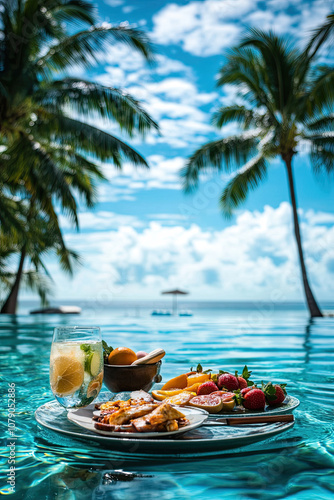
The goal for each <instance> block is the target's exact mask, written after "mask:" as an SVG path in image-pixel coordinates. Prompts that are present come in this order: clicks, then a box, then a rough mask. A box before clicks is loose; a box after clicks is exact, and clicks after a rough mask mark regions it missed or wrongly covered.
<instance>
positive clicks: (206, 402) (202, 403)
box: [189, 394, 223, 413]
mask: <svg viewBox="0 0 334 500" xmlns="http://www.w3.org/2000/svg"><path fill="white" fill-rule="evenodd" d="M189 404H190V406H195V407H196V408H201V409H202V410H206V411H207V412H209V413H218V412H220V411H221V410H222V408H223V401H222V399H221V397H220V396H213V395H212V394H205V395H203V396H195V397H194V398H192V399H191V400H190V401H189Z"/></svg>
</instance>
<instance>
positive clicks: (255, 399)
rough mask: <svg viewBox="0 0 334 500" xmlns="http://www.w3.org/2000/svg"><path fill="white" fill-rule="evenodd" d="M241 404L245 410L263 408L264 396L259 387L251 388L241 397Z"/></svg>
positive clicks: (264, 404)
mask: <svg viewBox="0 0 334 500" xmlns="http://www.w3.org/2000/svg"><path fill="white" fill-rule="evenodd" d="M242 404H243V405H244V407H245V408H247V410H264V408H265V406H266V398H265V395H264V392H263V391H261V389H251V390H250V391H248V392H246V394H245V395H244V397H243V398H242Z"/></svg>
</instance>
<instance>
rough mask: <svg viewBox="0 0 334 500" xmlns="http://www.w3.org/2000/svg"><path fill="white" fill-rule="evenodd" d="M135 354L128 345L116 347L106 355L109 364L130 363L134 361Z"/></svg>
mask: <svg viewBox="0 0 334 500" xmlns="http://www.w3.org/2000/svg"><path fill="white" fill-rule="evenodd" d="M136 359H137V355H136V353H135V352H134V351H133V350H132V349H129V347H117V348H116V349H114V350H113V351H111V353H110V354H109V356H108V363H109V365H131V364H132V363H133V362H134V361H136Z"/></svg>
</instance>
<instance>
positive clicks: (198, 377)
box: [186, 373, 210, 387]
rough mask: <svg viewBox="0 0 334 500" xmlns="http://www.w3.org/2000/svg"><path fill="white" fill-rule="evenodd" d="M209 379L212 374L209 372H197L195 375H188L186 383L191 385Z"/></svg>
mask: <svg viewBox="0 0 334 500" xmlns="http://www.w3.org/2000/svg"><path fill="white" fill-rule="evenodd" d="M208 380H210V375H209V374H208V373H195V374H194V375H189V377H187V383H186V385H187V386H188V387H190V386H191V385H193V384H199V383H200V384H202V383H203V382H207V381H208Z"/></svg>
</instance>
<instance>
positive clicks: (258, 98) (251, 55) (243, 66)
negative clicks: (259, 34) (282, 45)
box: [217, 47, 277, 123]
mask: <svg viewBox="0 0 334 500" xmlns="http://www.w3.org/2000/svg"><path fill="white" fill-rule="evenodd" d="M226 84H228V85H233V86H236V87H237V88H239V89H242V90H243V92H242V98H243V100H244V101H246V102H248V103H249V104H250V106H251V107H261V106H263V107H264V108H265V109H266V110H267V112H268V113H269V114H270V116H271V119H272V121H273V122H274V123H277V119H276V115H275V111H276V109H275V102H274V98H273V95H272V91H271V86H270V81H269V79H268V75H267V71H266V67H265V65H264V62H263V60H262V59H261V58H260V57H259V55H258V54H256V53H255V52H254V51H253V50H251V49H249V48H247V47H241V48H240V47H236V48H234V49H232V50H230V51H229V53H228V55H227V62H226V64H224V66H223V67H222V68H221V69H220V71H219V77H218V80H217V86H218V87H220V86H223V85H226Z"/></svg>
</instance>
